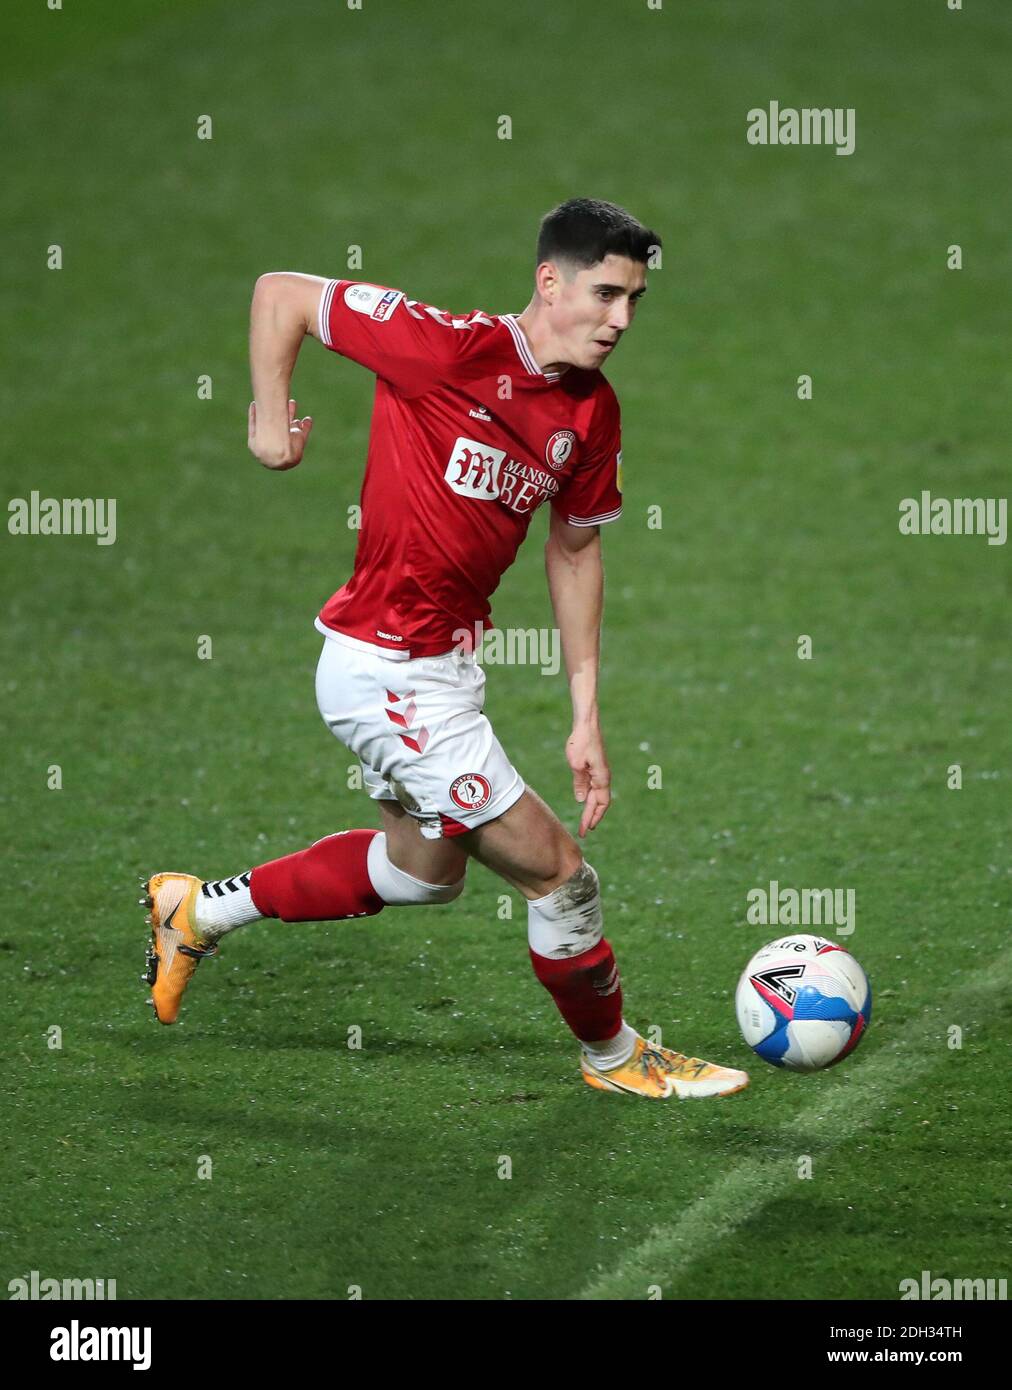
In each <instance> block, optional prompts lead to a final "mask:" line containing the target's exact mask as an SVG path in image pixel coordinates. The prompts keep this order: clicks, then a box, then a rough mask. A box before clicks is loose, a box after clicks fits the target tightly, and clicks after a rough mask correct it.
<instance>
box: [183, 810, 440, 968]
mask: <svg viewBox="0 0 1012 1390" xmlns="http://www.w3.org/2000/svg"><path fill="white" fill-rule="evenodd" d="M463 888H464V880H463V879H461V880H460V882H459V883H453V884H442V883H426V882H424V881H423V880H422V879H419V878H415V877H414V875H412V874H408V873H405V872H404V870H403V869H399V868H398V867H397V866H396V865H395V864H392V863H391V862H390V859H389V857H388V855H387V849H386V836H385V835H384V834H383V832H382V831H377V830H339V831H338V832H337V833H336V834H334V835H327V836H326V837H325V838H324V839H322V840H317V842H316V843H315V844H313V845H310V846H309V848H308V849H304V850H299V851H298V852H297V853H295V854H286V855H285V856H284V857H283V858H281V859H273V860H271V861H270V862H269V863H267V864H260V865H258V866H257V867H256V868H255V869H252V870H250V871H249V872H248V873H245V874H241V875H239V876H238V877H236V878H233V879H219V880H217V881H212V882H208V883H205V884H204V885H203V887H202V889H201V892H200V894H199V895H198V899H197V926H198V929H199V930H200V932H201V935H202V936H203V937H204V938H205V940H208V941H214V940H217V939H218V938H219V937H220V936H223V935H224V934H225V933H226V932H229V931H232V930H233V928H235V927H241V926H245V925H246V924H247V923H249V922H254V921H258V920H261V919H262V918H264V917H277V918H280V919H281V921H283V922H335V921H341V920H343V919H346V918H349V917H371V916H374V915H375V914H376V913H377V912H380V911H381V910H382V909H383V908H384V907H402V906H408V905H415V904H423V903H446V902H452V901H453V899H454V898H456V897H459V896H460V894H461V892H462V891H463Z"/></svg>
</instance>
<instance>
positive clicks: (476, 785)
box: [450, 772, 492, 811]
mask: <svg viewBox="0 0 1012 1390" xmlns="http://www.w3.org/2000/svg"><path fill="white" fill-rule="evenodd" d="M450 796H451V797H452V798H453V800H454V802H455V803H456V805H458V806H459V807H460V809H461V810H462V811H480V810H481V809H482V807H484V806H487V805H488V803H489V802H490V801H491V800H492V784H491V782H490V781H489V780H488V778H487V777H483V776H482V775H481V773H480V772H465V773H464V775H463V777H458V778H457V780H456V781H455V782H454V783H453V784H452V785H451V787H450Z"/></svg>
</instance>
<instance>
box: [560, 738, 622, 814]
mask: <svg viewBox="0 0 1012 1390" xmlns="http://www.w3.org/2000/svg"><path fill="white" fill-rule="evenodd" d="M566 759H567V761H568V763H569V766H570V767H571V768H572V769H573V795H574V796H575V797H576V799H577V801H581V802H583V815H582V816H581V817H580V832H579V833H580V837H581V839H582V838H583V836H584V835H586V834H587V831H588V830H593V829H594V827H595V826H596V825H599V824H600V822H601V817H602V816H603V815H604V813H605V811H607V809H608V806H609V804H610V802H611V771H610V769H609V767H608V759H607V757H606V755H605V751H604V740H603V739H602V737H601V731H600V729H599V728H598V727H597V726H596V725H591V724H579V725H577V727H576V728H575V729H574V730H573V732H572V733H571V734H570V735H569V738H568V739H567V740H566Z"/></svg>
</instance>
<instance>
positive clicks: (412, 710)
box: [387, 690, 429, 753]
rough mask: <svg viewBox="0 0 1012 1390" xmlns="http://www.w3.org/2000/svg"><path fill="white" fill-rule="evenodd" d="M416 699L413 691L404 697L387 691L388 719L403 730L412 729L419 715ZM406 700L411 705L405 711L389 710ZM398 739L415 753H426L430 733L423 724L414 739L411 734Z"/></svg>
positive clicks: (406, 706)
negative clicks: (416, 716)
mask: <svg viewBox="0 0 1012 1390" xmlns="http://www.w3.org/2000/svg"><path fill="white" fill-rule="evenodd" d="M414 697H415V692H414V691H413V690H409V691H407V692H406V694H404V695H395V694H394V693H393V691H392V690H388V691H387V705H388V708H387V718H388V719H389V720H390V721H391V723H393V724H398V725H400V727H401V728H402V729H410V728H411V726H412V724H413V723H414V722H415V715H416V714H417V713H418V706H417V705H416V704H415V698H414ZM404 700H407V701H408V702H409V703H408V704H407V705H405V707H404V710H403V711H401V710H396V709H390V708H389V706H390V705H399V704H401V703H402V702H403V701H404ZM398 737H399V738H400V740H401V742H402V743H404V744H406V745H407V747H408V748H410V749H412V750H413V751H414V752H415V753H424V752H425V745H426V744H427V743H428V741H429V731H428V729H427V728H426V727H425V725H424V724H423V725H422V727H421V728H420V729H418V730H416V731H415V737H414V738H412V737H411V736H410V735H409V734H399V735H398Z"/></svg>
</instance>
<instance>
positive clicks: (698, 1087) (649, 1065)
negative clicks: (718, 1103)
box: [580, 1038, 748, 1100]
mask: <svg viewBox="0 0 1012 1390" xmlns="http://www.w3.org/2000/svg"><path fill="white" fill-rule="evenodd" d="M580 1066H581V1069H582V1071H583V1079H584V1081H586V1083H587V1085H588V1086H594V1087H596V1088H597V1089H598V1090H599V1091H628V1092H629V1093H630V1095H635V1096H649V1097H650V1098H651V1099H652V1100H667V1099H668V1097H669V1096H677V1097H678V1098H679V1100H686V1099H688V1098H689V1097H690V1096H730V1095H733V1094H734V1092H735V1091H743V1090H744V1089H745V1087H746V1086H747V1085H748V1072H747V1071H735V1070H733V1068H731V1067H718V1066H715V1065H714V1063H713V1062H701V1061H700V1060H699V1058H698V1057H685V1056H683V1054H682V1053H681V1052H673V1051H672V1050H671V1048H669V1047H658V1046H654V1044H653V1043H648V1042H647V1041H646V1040H645V1039H644V1038H637V1039H636V1049H635V1051H634V1052H633V1055H632V1056H631V1057H630V1058H629V1060H628V1061H627V1062H623V1063H622V1065H621V1066H618V1067H612V1068H611V1069H610V1070H609V1071H602V1070H601V1069H600V1068H599V1067H596V1066H595V1065H594V1063H593V1062H592V1061H590V1059H589V1058H588V1057H587V1056H586V1054H584V1055H583V1058H582V1061H581V1063H580Z"/></svg>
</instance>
